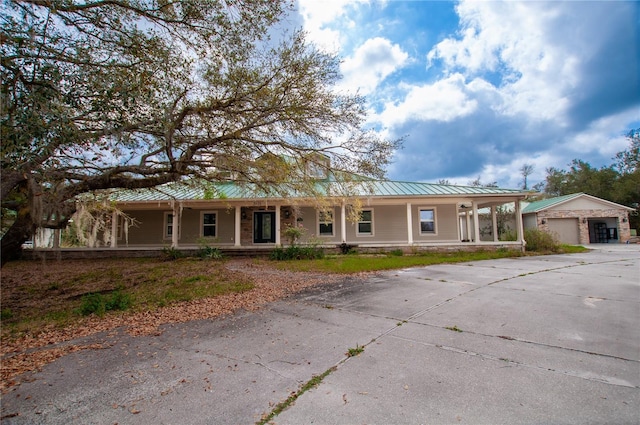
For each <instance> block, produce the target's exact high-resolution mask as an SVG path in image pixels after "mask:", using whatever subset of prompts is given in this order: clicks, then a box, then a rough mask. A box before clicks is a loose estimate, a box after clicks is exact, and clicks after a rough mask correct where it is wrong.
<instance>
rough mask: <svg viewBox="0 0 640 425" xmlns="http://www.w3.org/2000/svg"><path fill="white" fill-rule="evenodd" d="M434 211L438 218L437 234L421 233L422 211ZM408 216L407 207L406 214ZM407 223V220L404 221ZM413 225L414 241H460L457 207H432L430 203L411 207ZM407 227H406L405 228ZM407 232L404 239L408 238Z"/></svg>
mask: <svg viewBox="0 0 640 425" xmlns="http://www.w3.org/2000/svg"><path fill="white" fill-rule="evenodd" d="M421 209H434V210H435V218H436V232H435V233H425V234H421V233H420V210H421ZM404 215H405V216H406V207H405V213H404ZM404 220H405V221H406V219H404ZM411 224H412V231H413V241H414V242H417V243H420V242H435V241H457V242H459V240H458V212H457V206H456V205H455V204H453V205H436V206H432V205H429V204H428V203H425V204H415V205H411ZM405 227H406V226H405ZM406 235H407V232H406V230H405V234H404V239H405V240H406V238H407V236H406Z"/></svg>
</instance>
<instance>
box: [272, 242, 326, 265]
mask: <svg viewBox="0 0 640 425" xmlns="http://www.w3.org/2000/svg"><path fill="white" fill-rule="evenodd" d="M269 258H270V259H272V260H275V261H283V260H316V259H320V258H324V250H323V249H322V248H319V247H317V246H288V247H286V248H281V247H278V248H276V249H274V250H273V251H272V252H271V255H270V256H269Z"/></svg>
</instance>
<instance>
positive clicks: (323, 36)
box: [298, 0, 368, 52]
mask: <svg viewBox="0 0 640 425" xmlns="http://www.w3.org/2000/svg"><path fill="white" fill-rule="evenodd" d="M353 3H354V0H325V1H318V0H298V5H299V7H300V14H301V15H302V18H303V20H304V30H305V31H306V32H307V33H308V34H309V39H310V40H311V41H312V42H313V43H314V44H315V45H317V46H318V47H320V48H321V49H324V50H325V51H329V52H337V51H339V50H340V47H341V45H342V43H341V41H342V38H343V37H344V35H343V33H342V32H341V31H340V30H337V29H332V28H329V27H328V25H330V24H332V23H334V22H336V21H341V25H340V27H341V28H343V29H348V28H353V27H354V26H355V25H356V24H355V22H354V21H353V20H352V19H350V18H349V17H348V16H347V14H346V12H347V8H348V6H350V5H352V4H353ZM357 3H368V1H366V0H358V1H357Z"/></svg>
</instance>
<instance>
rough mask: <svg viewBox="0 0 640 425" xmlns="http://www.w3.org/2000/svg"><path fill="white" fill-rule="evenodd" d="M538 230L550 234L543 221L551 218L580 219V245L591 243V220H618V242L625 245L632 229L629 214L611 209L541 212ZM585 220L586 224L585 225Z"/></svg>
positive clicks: (538, 217)
mask: <svg viewBox="0 0 640 425" xmlns="http://www.w3.org/2000/svg"><path fill="white" fill-rule="evenodd" d="M536 218H537V224H538V229H540V230H542V231H545V232H548V231H549V226H548V224H547V223H548V222H547V223H544V224H543V223H542V220H543V219H549V218H578V226H579V231H580V236H579V238H580V243H581V244H588V243H589V219H597V218H616V225H617V227H618V240H619V241H620V242H621V243H625V242H626V241H627V240H629V238H631V228H630V227H629V214H628V213H627V211H625V210H619V209H610V210H547V211H540V212H539V213H537V215H536ZM584 219H587V220H586V223H584V222H583V221H584Z"/></svg>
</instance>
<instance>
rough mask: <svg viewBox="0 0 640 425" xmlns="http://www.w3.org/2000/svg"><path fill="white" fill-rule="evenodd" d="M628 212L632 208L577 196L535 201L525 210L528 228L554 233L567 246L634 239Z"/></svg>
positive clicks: (588, 196) (576, 194) (581, 195)
mask: <svg viewBox="0 0 640 425" xmlns="http://www.w3.org/2000/svg"><path fill="white" fill-rule="evenodd" d="M629 211H633V208H629V207H625V206H624V205H620V204H616V203H614V202H610V201H606V200H604V199H600V198H596V197H595V196H591V195H587V194H586V193H574V194H571V195H565V196H559V197H557V198H550V199H543V200H542V201H537V202H532V203H530V204H529V205H527V206H526V207H524V208H523V209H522V216H523V224H524V228H525V229H535V228H537V229H540V230H542V231H545V232H548V233H552V234H554V235H555V236H556V237H557V239H558V241H559V242H561V243H565V244H572V245H578V244H588V243H620V242H626V241H627V240H629V238H630V237H631V231H630V228H629Z"/></svg>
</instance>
